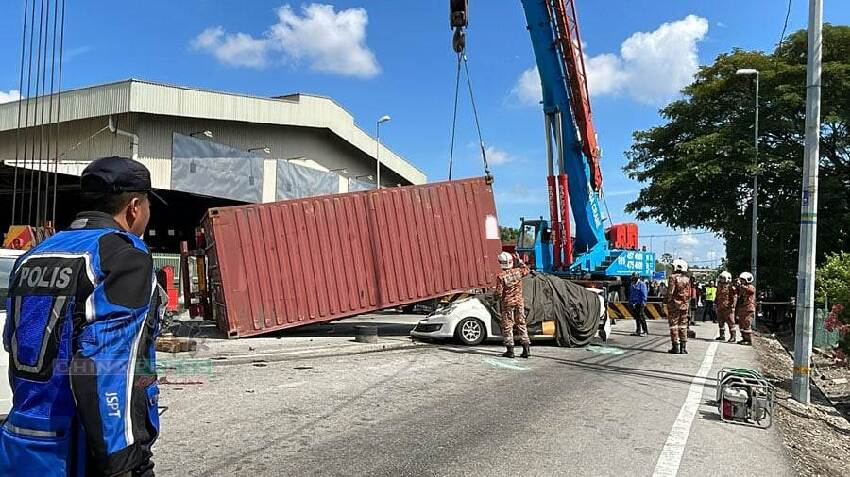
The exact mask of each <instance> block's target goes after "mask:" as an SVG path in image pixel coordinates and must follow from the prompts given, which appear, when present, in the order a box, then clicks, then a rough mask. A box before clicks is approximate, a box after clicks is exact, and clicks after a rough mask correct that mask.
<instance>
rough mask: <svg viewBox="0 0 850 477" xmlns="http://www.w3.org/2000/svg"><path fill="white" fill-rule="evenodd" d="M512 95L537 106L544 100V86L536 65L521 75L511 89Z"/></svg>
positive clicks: (521, 101)
mask: <svg viewBox="0 0 850 477" xmlns="http://www.w3.org/2000/svg"><path fill="white" fill-rule="evenodd" d="M511 97H513V98H514V99H515V100H517V101H519V103H520V104H524V105H528V106H536V105H537V104H538V103H540V101H541V100H543V87H542V86H540V73H539V72H538V71H537V68H536V67H533V66H532V67H531V68H529V69H527V70H525V71H523V72H522V74H521V75H519V79H518V80H517V82H516V85H514V87H513V89H512V90H511Z"/></svg>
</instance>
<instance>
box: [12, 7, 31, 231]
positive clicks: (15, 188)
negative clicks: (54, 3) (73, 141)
mask: <svg viewBox="0 0 850 477" xmlns="http://www.w3.org/2000/svg"><path fill="white" fill-rule="evenodd" d="M33 1H35V0H33ZM27 7H29V0H24V25H23V34H22V35H21V78H20V80H19V81H18V127H17V129H15V172H14V180H13V182H12V222H11V223H12V224H15V223H16V222H15V214H16V212H17V210H16V206H17V203H18V159H19V155H20V142H21V109H22V106H23V102H24V96H23V92H24V58H25V54H26V50H27V48H26V46H27V25H28V23H29V22H27Z"/></svg>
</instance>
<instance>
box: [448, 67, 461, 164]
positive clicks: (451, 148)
mask: <svg viewBox="0 0 850 477" xmlns="http://www.w3.org/2000/svg"><path fill="white" fill-rule="evenodd" d="M462 55H463V53H458V54H457V76H456V78H455V104H454V112H453V113H452V140H451V145H450V146H449V180H452V163H453V162H454V151H455V128H456V126H457V98H458V93H460V63H461V61H462V58H461V56H462Z"/></svg>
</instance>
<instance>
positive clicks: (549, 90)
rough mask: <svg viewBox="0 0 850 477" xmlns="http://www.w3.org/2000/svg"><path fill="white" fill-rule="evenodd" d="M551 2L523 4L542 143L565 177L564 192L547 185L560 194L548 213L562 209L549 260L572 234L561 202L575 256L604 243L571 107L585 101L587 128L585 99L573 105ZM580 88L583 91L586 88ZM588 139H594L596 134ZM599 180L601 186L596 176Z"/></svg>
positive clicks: (537, 0)
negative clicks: (537, 86) (541, 117)
mask: <svg viewBox="0 0 850 477" xmlns="http://www.w3.org/2000/svg"><path fill="white" fill-rule="evenodd" d="M553 3H563V2H562V1H561V0H522V5H523V8H524V10H525V17H526V21H527V23H528V31H529V34H530V35H531V43H532V46H533V48H534V56H535V60H536V63H537V69H538V72H539V73H540V84H541V86H542V90H543V112H544V116H545V121H546V132H547V138H549V135H550V134H551V135H552V137H551V138H552V139H554V141H549V140H547V144H549V143H554V144H553V145H554V148H555V154H554V157H555V159H556V161H557V166H558V167H557V169H558V176H563V175H566V182H567V183H568V188H562V187H559V185H560V183H561V182H562V181H563V179H561V178H560V177H558V178H557V180H556V179H549V182H550V185H551V184H552V182H553V181H554V182H555V183H556V184H557V185H558V187H556V189H558V190H557V192H561V193H562V194H558V195H560V196H561V200H560V201H558V200H557V199H554V204H555V207H553V209H561V210H560V213H559V214H553V216H552V226H553V232H554V233H553V235H554V237H555V239H556V240H557V239H558V237H559V236H560V237H563V239H564V240H563V242H562V243H556V244H555V252H554V253H553V256H554V257H558V256H559V255H560V254H561V253H562V252H561V251H560V250H559V249H564V248H565V247H563V245H564V244H566V243H567V241H568V238H569V236H570V235H571V234H570V227H569V225H570V221H569V211H568V210H563V209H562V207H561V205H564V204H565V203H566V202H569V205H570V208H571V210H572V213H573V214H572V215H573V220H574V222H575V243H574V244H573V247H572V249H573V250H575V251H576V254H577V255H578V254H585V253H587V252H590V251H591V250H593V249H595V248H597V247H604V246H606V245H607V242H606V239H605V229H604V226H603V221H602V210H601V207H600V195H599V191H597V190H595V189H594V188H593V187H592V185H591V183H592V180H591V177H592V175H593V172H592V169H591V165H590V161H589V159H586V158H585V156H584V154H583V149H584V146H583V144H582V141H581V135H580V132H579V131H580V130H579V129H578V122H577V121H576V120H574V118H575V115H574V104H576V103H581V102H582V101H584V102H585V103H586V104H587V105H588V107H587V109H586V111H587V113H588V116H586V118H587V119H588V122H587V123H586V124H590V122H589V119H590V116H589V112H590V109H589V100H587V98H586V95H585V100H581V101H576V100H574V98H573V97H572V95H571V91H572V88H571V84H572V83H576V82H579V80H574V81H571V80H570V75H569V69H570V68H569V67H568V64H569V63H568V62H566V61H565V56H564V55H562V54H561V48H560V47H559V46H558V45H559V40H558V38H559V36H558V35H557V32H556V26H555V25H556V23H557V22H556V21H553V19H556V18H557V9H555V8H554V7H553ZM576 68H578V67H576ZM579 89H581V90H582V91H585V92H586V91H587V90H586V88H585V87H581V88H579ZM591 127H592V126H591ZM593 136H594V138H595V134H594V135H593ZM594 144H595V142H594ZM597 149H598V148H597ZM550 169H551V168H550ZM550 176H551V174H550ZM599 180H600V183H601V175H600V177H599ZM557 192H555V193H554V194H553V191H552V189H551V187H550V197H552V196H554V195H555V194H557ZM566 194H569V200H564V199H566V197H565V195H566ZM553 198H554V197H553ZM563 257H564V259H565V260H564V262H566V264H567V265H569V263H570V260H568V258H569V253H564V254H563ZM556 260H557V258H556Z"/></svg>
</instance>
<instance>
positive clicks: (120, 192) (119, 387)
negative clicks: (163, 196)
mask: <svg viewBox="0 0 850 477" xmlns="http://www.w3.org/2000/svg"><path fill="white" fill-rule="evenodd" d="M80 185H81V189H82V199H83V203H84V204H86V205H87V208H85V209H84V210H85V211H84V212H81V213H80V214H79V215H77V218H76V220H74V222H73V223H72V224H71V226H70V229H69V230H65V231H63V232H60V233H58V234H56V235H54V236H53V237H51V238H49V239H47V240H45V241H44V242H42V243H41V244H39V245H38V246H37V247H35V248H34V249H32V250H30V251H29V252H28V253H27V254H25V255H23V256H22V257H21V258H20V259H18V261H17V262H16V264H15V267H14V269H13V271H12V274H11V277H10V286H9V299H8V300H7V302H6V304H7V316H8V321H7V323H6V332H5V333H4V336H3V344H4V346H5V347H6V349H7V350H9V353H10V359H9V361H10V365H9V371H10V372H9V374H10V380H11V384H12V392H13V405H12V410H11V411H10V414H9V417H8V419H7V420H6V422H5V423H4V424H3V426H2V429H0V475H3V476H24V477H35V476H63V477H64V476H89V475H95V476H97V475H109V476H112V475H133V476H153V463H152V462H151V445H152V444H153V442H154V440H155V439H156V437H157V435H158V434H159V418H158V413H157V396H158V394H159V390H158V388H157V384H156V379H157V377H156V365H155V362H154V360H155V344H154V340H155V337H156V334H157V331H158V330H157V325H158V321H159V315H158V314H159V311H160V304H161V303H162V295H161V293H160V292H159V290H158V287H157V285H156V282H155V279H154V273H153V260H152V258H151V254H150V252H149V251H148V248H147V246H146V245H145V243H144V242H143V241H142V239H141V238H140V237H141V236H143V235H144V232H145V228H146V227H147V223H148V220H149V218H150V196H152V195H154V193H153V191H152V190H151V180H150V173H149V172H148V170H147V169H146V168H145V167H144V166H143V165H142V164H140V163H138V162H136V161H133V160H131V159H128V158H124V157H106V158H102V159H97V160H95V161H93V162H92V163H91V164H89V165H88V167H86V168H85V170H83V173H82V175H81V177H80Z"/></svg>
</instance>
